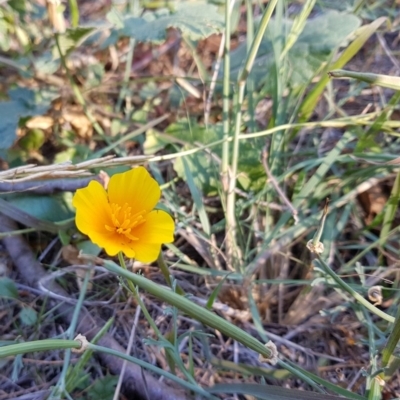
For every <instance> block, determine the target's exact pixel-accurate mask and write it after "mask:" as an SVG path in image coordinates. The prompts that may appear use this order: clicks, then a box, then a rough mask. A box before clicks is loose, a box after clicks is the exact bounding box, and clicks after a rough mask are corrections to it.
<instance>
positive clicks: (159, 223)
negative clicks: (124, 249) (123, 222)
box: [130, 210, 175, 262]
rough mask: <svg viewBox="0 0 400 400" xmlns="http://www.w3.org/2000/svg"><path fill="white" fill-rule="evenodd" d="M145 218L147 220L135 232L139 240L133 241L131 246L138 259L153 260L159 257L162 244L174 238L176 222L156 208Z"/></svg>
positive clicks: (143, 260)
mask: <svg viewBox="0 0 400 400" xmlns="http://www.w3.org/2000/svg"><path fill="white" fill-rule="evenodd" d="M145 218H146V222H145V223H144V224H142V225H139V226H138V227H137V228H136V229H135V230H134V232H133V234H134V235H135V236H136V237H138V238H139V240H138V241H134V242H132V243H131V246H130V247H131V249H132V250H133V251H134V252H135V259H136V260H139V261H142V262H152V261H154V260H155V259H156V258H157V257H158V254H159V253H160V249H161V245H162V244H163V243H171V242H172V241H173V240H174V229H175V224H174V220H173V219H172V217H171V216H170V215H169V214H168V213H167V212H165V211H162V210H154V211H152V212H150V213H149V214H147V215H146V217H145Z"/></svg>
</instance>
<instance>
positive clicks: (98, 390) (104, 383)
mask: <svg viewBox="0 0 400 400" xmlns="http://www.w3.org/2000/svg"><path fill="white" fill-rule="evenodd" d="M117 383H118V377H117V376H112V375H106V376H105V377H103V378H102V379H98V380H96V383H95V384H94V385H93V386H92V387H91V388H90V390H89V391H88V393H87V395H88V398H89V399H91V400H95V399H96V400H97V399H112V398H113V395H114V393H115V386H117Z"/></svg>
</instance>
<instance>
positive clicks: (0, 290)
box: [0, 278, 18, 299]
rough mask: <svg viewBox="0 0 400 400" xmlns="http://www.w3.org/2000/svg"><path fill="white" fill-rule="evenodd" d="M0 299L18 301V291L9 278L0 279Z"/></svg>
mask: <svg viewBox="0 0 400 400" xmlns="http://www.w3.org/2000/svg"><path fill="white" fill-rule="evenodd" d="M0 297H2V298H9V299H18V290H17V287H16V286H15V283H14V281H13V280H11V279H10V278H0Z"/></svg>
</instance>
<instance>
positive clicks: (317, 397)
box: [208, 383, 343, 400]
mask: <svg viewBox="0 0 400 400" xmlns="http://www.w3.org/2000/svg"><path fill="white" fill-rule="evenodd" d="M208 391H209V392H210V393H216V394H217V393H232V394H233V393H235V394H243V395H246V394H247V395H251V396H255V397H257V398H258V399H263V400H286V399H288V400H290V399H297V400H331V399H332V400H334V399H343V397H339V396H331V395H328V394H324V393H315V392H310V391H303V390H298V389H288V388H283V387H280V386H274V385H258V384H254V383H238V384H234V383H229V384H219V385H214V386H213V387H212V388H210V389H208Z"/></svg>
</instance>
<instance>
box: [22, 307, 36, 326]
mask: <svg viewBox="0 0 400 400" xmlns="http://www.w3.org/2000/svg"><path fill="white" fill-rule="evenodd" d="M19 319H20V321H21V322H22V324H23V325H25V326H32V325H34V324H35V323H36V321H37V312H36V311H35V310H34V309H33V308H31V307H25V308H23V309H22V310H21V312H20V313H19Z"/></svg>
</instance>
